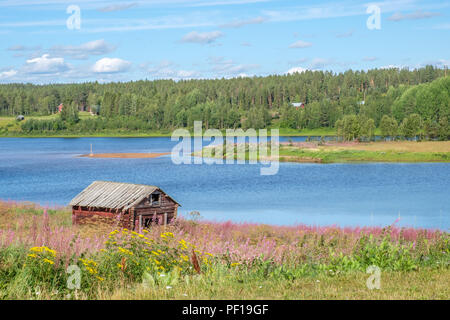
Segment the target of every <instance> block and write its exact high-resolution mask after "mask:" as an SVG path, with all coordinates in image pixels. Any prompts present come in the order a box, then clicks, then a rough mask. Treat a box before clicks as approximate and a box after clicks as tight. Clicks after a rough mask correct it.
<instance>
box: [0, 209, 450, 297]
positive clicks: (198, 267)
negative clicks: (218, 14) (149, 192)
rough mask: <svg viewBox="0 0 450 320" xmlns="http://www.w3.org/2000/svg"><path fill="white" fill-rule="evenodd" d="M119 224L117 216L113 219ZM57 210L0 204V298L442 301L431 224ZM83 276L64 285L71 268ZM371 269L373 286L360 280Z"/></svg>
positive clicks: (443, 250)
mask: <svg viewBox="0 0 450 320" xmlns="http://www.w3.org/2000/svg"><path fill="white" fill-rule="evenodd" d="M117 221H118V220H117ZM110 223H112V224H104V223H102V222H101V221H92V223H91V224H85V225H76V226H73V225H72V224H71V215H70V212H69V211H68V210H66V209H64V208H53V209H44V208H41V207H38V206H35V205H33V204H22V203H15V202H0V298H2V299H236V298H239V299H448V298H449V297H450V294H449V289H448V283H449V279H450V271H449V263H450V243H449V240H450V237H449V234H448V233H446V232H442V231H439V230H423V229H413V228H398V227H396V226H395V224H394V225H392V226H387V227H385V228H380V227H361V228H360V227H354V228H350V227H348V228H339V227H336V226H329V227H311V226H306V225H297V226H269V225H261V224H250V223H240V224H236V223H231V222H223V223H218V222H208V221H195V220H186V219H182V218H179V219H177V221H176V223H174V224H172V225H170V226H167V227H165V226H153V227H151V228H150V229H147V230H136V231H131V230H126V229H121V228H119V227H118V224H117V223H115V221H111V222H110ZM73 265H76V266H77V267H78V268H80V271H81V275H82V277H81V281H80V288H79V289H77V290H72V289H70V288H68V287H67V281H68V280H69V277H70V273H69V274H68V273H66V270H67V267H68V266H73ZM372 265H376V266H378V267H379V268H380V269H381V271H382V273H381V288H380V289H379V290H377V289H374V290H370V289H368V288H367V286H366V281H367V278H368V277H369V275H368V274H366V269H367V267H368V266H372Z"/></svg>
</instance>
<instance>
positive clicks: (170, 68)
mask: <svg viewBox="0 0 450 320" xmlns="http://www.w3.org/2000/svg"><path fill="white" fill-rule="evenodd" d="M141 67H143V68H147V66H146V65H142V66H141ZM177 67H178V66H177V65H175V64H174V63H173V62H171V61H168V60H163V61H161V62H159V63H158V64H157V65H155V66H154V67H150V68H148V69H147V71H148V72H149V73H150V74H151V75H152V76H153V77H155V78H159V79H173V80H180V79H194V78H198V77H200V73H199V72H198V71H194V70H180V69H178V68H177Z"/></svg>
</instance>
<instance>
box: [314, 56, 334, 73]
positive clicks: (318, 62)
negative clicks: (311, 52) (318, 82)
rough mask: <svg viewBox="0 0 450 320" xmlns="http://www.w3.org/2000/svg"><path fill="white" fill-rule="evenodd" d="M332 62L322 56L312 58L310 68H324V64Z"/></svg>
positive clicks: (332, 62)
mask: <svg viewBox="0 0 450 320" xmlns="http://www.w3.org/2000/svg"><path fill="white" fill-rule="evenodd" d="M331 64H334V61H333V60H330V59H324V58H314V59H313V60H312V61H311V64H310V68H311V69H312V70H317V69H324V68H325V67H326V66H328V65H331Z"/></svg>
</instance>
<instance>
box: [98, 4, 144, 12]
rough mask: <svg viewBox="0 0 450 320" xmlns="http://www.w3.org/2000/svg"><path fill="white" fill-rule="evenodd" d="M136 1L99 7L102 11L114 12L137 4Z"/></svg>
mask: <svg viewBox="0 0 450 320" xmlns="http://www.w3.org/2000/svg"><path fill="white" fill-rule="evenodd" d="M137 5H138V4H137V3H136V2H132V3H123V4H113V5H109V6H105V7H101V8H98V11H100V12H114V11H123V10H127V9H130V8H133V7H135V6H137Z"/></svg>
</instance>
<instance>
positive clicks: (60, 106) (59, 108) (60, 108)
mask: <svg viewBox="0 0 450 320" xmlns="http://www.w3.org/2000/svg"><path fill="white" fill-rule="evenodd" d="M63 107H64V105H63V104H62V103H61V104H60V105H59V106H58V112H61V111H62V109H63Z"/></svg>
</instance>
